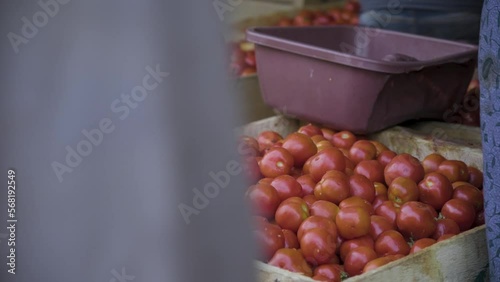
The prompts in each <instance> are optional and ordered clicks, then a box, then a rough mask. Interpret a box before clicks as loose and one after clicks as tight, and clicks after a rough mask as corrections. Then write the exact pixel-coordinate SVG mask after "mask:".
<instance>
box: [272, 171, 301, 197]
mask: <svg viewBox="0 0 500 282" xmlns="http://www.w3.org/2000/svg"><path fill="white" fill-rule="evenodd" d="M271 186H273V187H274V189H276V191H277V192H278V195H279V196H280V199H281V201H284V200H286V199H288V198H291V197H301V196H302V186H300V184H299V182H297V180H295V178H293V177H292V176H290V175H280V176H278V177H276V178H274V179H273V181H272V182H271Z"/></svg>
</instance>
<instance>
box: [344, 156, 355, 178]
mask: <svg viewBox="0 0 500 282" xmlns="http://www.w3.org/2000/svg"><path fill="white" fill-rule="evenodd" d="M344 160H345V173H346V174H347V175H349V176H351V175H353V174H354V169H355V166H354V163H353V162H352V161H351V159H349V158H348V157H346V156H344Z"/></svg>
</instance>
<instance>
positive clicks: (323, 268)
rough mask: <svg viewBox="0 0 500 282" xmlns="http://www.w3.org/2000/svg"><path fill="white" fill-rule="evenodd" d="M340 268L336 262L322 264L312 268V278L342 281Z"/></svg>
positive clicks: (331, 281)
mask: <svg viewBox="0 0 500 282" xmlns="http://www.w3.org/2000/svg"><path fill="white" fill-rule="evenodd" d="M341 274H342V268H341V267H340V265H338V264H332V263H329V264H323V265H320V266H318V267H316V268H315V269H314V277H316V279H315V278H314V277H313V279H315V280H317V281H327V282H340V281H342V275H341Z"/></svg>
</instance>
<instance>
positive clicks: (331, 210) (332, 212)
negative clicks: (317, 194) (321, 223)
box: [310, 200, 340, 222]
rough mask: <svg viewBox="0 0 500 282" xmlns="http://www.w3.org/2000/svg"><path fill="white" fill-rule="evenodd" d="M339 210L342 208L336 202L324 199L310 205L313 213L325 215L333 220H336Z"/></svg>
mask: <svg viewBox="0 0 500 282" xmlns="http://www.w3.org/2000/svg"><path fill="white" fill-rule="evenodd" d="M339 210H340V209H339V207H338V206H337V205H336V204H334V203H332V202H328V201H324V200H318V201H316V202H314V203H313V204H312V206H311V207H310V213H311V215H315V216H321V217H325V218H328V219H331V220H333V221H334V222H335V218H336V217H337V214H338V213H339Z"/></svg>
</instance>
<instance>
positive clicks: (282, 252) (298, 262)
mask: <svg viewBox="0 0 500 282" xmlns="http://www.w3.org/2000/svg"><path fill="white" fill-rule="evenodd" d="M269 265H272V266H276V267H279V268H282V269H285V270H288V271H291V272H296V273H301V274H303V275H305V276H309V277H311V276H312V269H311V267H310V266H309V265H308V264H307V261H306V260H305V259H304V256H303V255H302V253H301V252H300V251H299V250H297V249H286V248H283V249H279V250H278V251H276V253H275V254H274V256H273V257H272V258H271V260H270V261H269Z"/></svg>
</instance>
